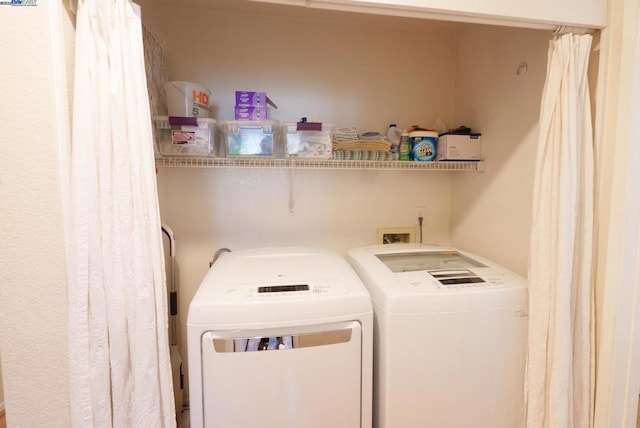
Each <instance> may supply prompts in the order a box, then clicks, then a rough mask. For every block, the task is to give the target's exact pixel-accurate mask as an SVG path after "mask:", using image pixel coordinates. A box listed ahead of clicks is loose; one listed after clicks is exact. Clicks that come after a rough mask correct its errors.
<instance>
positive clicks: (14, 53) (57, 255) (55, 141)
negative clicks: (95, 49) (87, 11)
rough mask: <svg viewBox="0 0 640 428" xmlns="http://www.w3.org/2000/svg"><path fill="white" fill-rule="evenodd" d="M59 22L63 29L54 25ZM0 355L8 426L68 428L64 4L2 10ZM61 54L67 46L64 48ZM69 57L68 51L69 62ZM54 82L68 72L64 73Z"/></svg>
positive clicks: (69, 31) (68, 28) (68, 31)
mask: <svg viewBox="0 0 640 428" xmlns="http://www.w3.org/2000/svg"><path fill="white" fill-rule="evenodd" d="M61 19H62V21H61ZM0 21H1V22H2V28H1V29H0V34H1V36H0V64H2V79H0V113H1V114H2V123H3V124H2V144H1V145H0V154H1V155H0V200H2V203H1V204H0V242H2V251H0V271H2V281H0V314H2V315H1V316H0V349H1V350H2V370H3V377H4V387H5V388H4V394H5V405H6V412H7V422H8V426H11V427H43V426H47V427H68V426H69V423H70V420H69V396H68V389H69V388H68V378H67V373H68V371H67V312H66V282H65V241H64V230H63V216H62V192H61V178H60V168H59V164H58V149H59V145H60V144H66V143H68V141H59V138H58V137H59V136H60V135H62V134H64V130H63V132H62V133H60V132H59V131H60V127H64V126H68V123H65V122H64V120H62V121H61V120H60V118H61V117H62V118H64V117H65V116H68V110H67V109H66V107H67V106H66V99H67V94H66V93H64V92H63V93H59V92H58V93H57V92H56V89H60V88H61V86H57V85H58V84H59V83H60V82H59V81H56V73H54V69H53V65H54V61H59V63H62V64H64V62H65V58H64V52H63V51H61V50H58V47H61V45H57V44H56V42H60V43H62V42H63V41H65V38H66V41H67V42H71V37H72V35H73V28H72V25H71V21H70V18H69V17H68V15H67V14H66V12H65V11H64V10H63V9H62V3H61V2H58V1H55V0H51V1H40V2H38V5H37V6H36V7H11V6H0ZM62 49H64V48H62ZM68 53H69V51H67V54H68ZM58 76H59V77H61V81H64V79H65V77H66V76H65V74H64V71H62V74H61V75H58Z"/></svg>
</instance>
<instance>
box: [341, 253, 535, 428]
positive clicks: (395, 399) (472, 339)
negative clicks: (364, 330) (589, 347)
mask: <svg viewBox="0 0 640 428" xmlns="http://www.w3.org/2000/svg"><path fill="white" fill-rule="evenodd" d="M348 259H349V261H350V262H351V264H352V266H353V267H354V268H355V270H356V271H357V272H358V274H359V275H360V278H361V279H362V280H363V282H364V283H365V285H366V286H367V288H368V289H369V292H370V294H371V298H372V300H373V307H374V399H373V407H374V417H373V419H374V421H373V423H374V426H376V427H379V428H397V427H402V428H414V427H443V428H445V427H446V428H469V427H473V428H517V427H522V426H523V414H524V413H523V412H524V404H523V403H524V400H523V397H524V387H523V383H524V369H525V355H526V340H527V323H528V305H527V302H528V295H527V284H526V282H525V280H524V279H523V278H521V277H519V276H517V275H515V274H514V273H512V272H509V271H508V270H507V269H505V268H503V267H500V266H498V265H496V264H494V263H491V262H490V261H488V260H485V259H482V258H480V257H477V256H474V255H472V254H469V253H466V252H463V251H459V250H456V249H453V248H443V247H428V246H420V245H415V244H413V245H412V244H391V245H378V246H371V247H364V248H357V249H353V250H350V251H349V252H348Z"/></svg>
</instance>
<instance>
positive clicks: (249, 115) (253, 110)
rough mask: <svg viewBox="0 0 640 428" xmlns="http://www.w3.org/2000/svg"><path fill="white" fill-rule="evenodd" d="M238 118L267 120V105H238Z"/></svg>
mask: <svg viewBox="0 0 640 428" xmlns="http://www.w3.org/2000/svg"><path fill="white" fill-rule="evenodd" d="M235 117H236V120H267V107H266V106H265V107H242V106H236V111H235Z"/></svg>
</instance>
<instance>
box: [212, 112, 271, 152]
mask: <svg viewBox="0 0 640 428" xmlns="http://www.w3.org/2000/svg"><path fill="white" fill-rule="evenodd" d="M221 126H222V131H223V133H224V139H225V147H226V150H227V156H228V157H238V156H244V157H266V158H270V157H273V155H274V147H275V142H276V141H277V129H278V121H277V120H232V121H228V122H222V124H221Z"/></svg>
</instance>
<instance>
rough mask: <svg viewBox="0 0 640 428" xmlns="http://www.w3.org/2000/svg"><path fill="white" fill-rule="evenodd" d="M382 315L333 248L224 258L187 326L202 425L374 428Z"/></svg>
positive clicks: (193, 403) (193, 404)
mask: <svg viewBox="0 0 640 428" xmlns="http://www.w3.org/2000/svg"><path fill="white" fill-rule="evenodd" d="M372 338H373V311H372V306H371V299H370V297H369V294H368V292H367V290H366V288H365V287H364V285H363V284H362V282H361V281H360V279H359V277H358V275H357V274H356V273H355V272H354V271H353V269H352V268H351V267H350V266H349V264H348V263H347V262H346V260H345V259H344V258H342V257H340V256H338V255H336V254H333V253H331V252H328V251H324V250H317V249H308V248H266V249H257V250H247V251H237V252H228V253H223V254H222V256H221V257H220V258H219V259H218V260H217V261H216V262H215V263H214V264H213V266H212V268H211V269H210V270H209V272H208V273H207V275H206V276H205V278H204V280H203V281H202V284H201V285H200V287H199V289H198V291H197V293H196V295H195V297H194V298H193V300H192V302H191V304H190V307H189V315H188V320H187V341H188V351H189V352H188V354H189V355H188V358H189V379H190V382H189V383H190V388H189V392H190V408H191V414H190V417H191V424H192V425H191V426H192V427H225V428H230V427H231V428H233V427H238V428H246V427H253V426H256V427H257V426H260V427H278V428H281V427H292V428H293V427H311V428H313V427H323V428H326V427H345V428H347V427H348V428H356V427H371V418H372V416H371V412H372V409H371V400H372V396H371V395H372V370H373V369H372V365H373V363H372V348H373V343H372Z"/></svg>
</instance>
